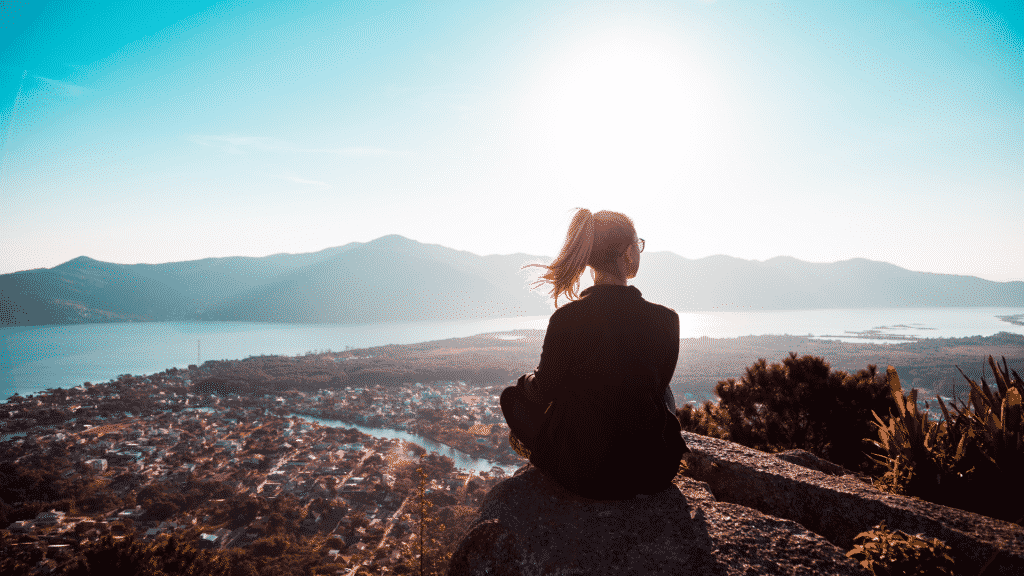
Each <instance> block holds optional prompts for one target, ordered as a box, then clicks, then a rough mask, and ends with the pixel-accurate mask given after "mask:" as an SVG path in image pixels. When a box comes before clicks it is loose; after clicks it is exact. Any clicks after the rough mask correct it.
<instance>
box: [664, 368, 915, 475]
mask: <svg viewBox="0 0 1024 576" xmlns="http://www.w3.org/2000/svg"><path fill="white" fill-rule="evenodd" d="M715 394H717V395H718V396H719V398H720V401H719V403H718V405H717V406H715V405H713V404H711V403H705V405H704V406H703V408H702V409H694V408H692V407H690V406H684V407H683V409H681V410H679V411H678V416H679V420H680V425H682V426H683V428H684V429H687V430H691V431H695V432H697V433H701V434H706V435H709V436H716V437H719V438H724V439H727V440H731V441H733V442H737V443H739V444H743V445H744V446H750V447H752V448H757V449H760V450H765V451H768V452H778V451H782V450H790V449H794V448H799V449H803V450H807V451H808V452H811V453H813V454H815V455H817V456H819V457H821V458H824V459H826V460H829V461H832V462H835V463H837V464H840V465H842V466H845V467H847V468H850V469H854V470H875V468H876V466H875V464H874V463H873V462H872V460H871V459H870V458H869V457H868V456H867V454H866V452H867V451H868V449H869V445H868V444H867V443H866V442H865V440H864V439H865V438H869V437H872V436H873V435H874V430H873V429H872V427H871V424H870V423H871V422H872V416H871V413H872V411H876V412H878V413H879V414H888V413H889V412H890V410H891V409H893V408H894V407H895V406H894V404H893V402H892V400H891V398H889V393H888V387H887V385H886V383H885V377H884V375H879V374H878V373H877V369H876V367H875V366H874V365H871V366H868V368H867V369H865V370H861V371H859V372H857V373H856V374H852V375H850V374H847V373H846V372H843V371H841V370H832V369H831V367H830V366H829V364H828V362H826V361H825V360H824V359H823V358H820V357H817V356H810V355H807V356H801V357H797V354H796V353H794V352H791V353H790V354H789V357H788V358H785V359H784V360H783V361H782V362H776V363H772V364H768V363H767V362H766V361H765V360H764V359H763V358H762V359H760V360H758V361H757V362H756V363H755V364H753V365H752V366H750V367H748V368H747V369H746V373H745V374H744V375H743V377H742V378H740V380H736V379H735V378H729V379H728V380H724V381H721V382H719V383H718V385H717V386H715Z"/></svg>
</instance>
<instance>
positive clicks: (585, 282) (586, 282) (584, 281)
mask: <svg viewBox="0 0 1024 576" xmlns="http://www.w3.org/2000/svg"><path fill="white" fill-rule="evenodd" d="M387 236H402V235H401V234H385V235H384V236H381V237H379V238H373V239H371V240H369V241H368V242H362V243H361V244H369V243H371V242H374V241H376V240H380V239H381V238H384V237H387ZM402 237H403V238H407V239H409V240H413V241H414V242H419V240H416V239H414V238H408V237H406V236H402ZM421 243H422V244H429V245H434V246H442V245H441V244H430V243H426V242H421ZM345 244H348V243H345ZM345 244H339V245H338V246H325V247H323V248H320V249H315V250H311V251H310V252H270V253H267V254H258V255H255V254H254V255H243V254H232V255H228V256H200V257H198V258H190V259H189V260H206V259H210V258H233V257H243V258H263V257H267V256H275V255H284V254H288V255H297V254H310V253H317V252H321V251H324V250H330V249H332V248H339V247H341V246H344V245H345ZM443 247H445V248H451V247H450V246H443ZM463 251H464V252H469V253H470V254H473V255H475V256H482V257H487V256H511V255H513V254H520V253H521V254H524V255H526V256H532V257H536V258H538V259H541V260H547V261H550V260H553V259H554V257H553V256H550V255H547V254H526V253H524V252H511V253H505V254H476V253H475V252H472V251H470V250H463ZM646 252H647V251H645V253H646ZM650 252H652V253H653V252H668V253H670V254H674V255H676V256H680V257H681V258H684V259H687V260H701V259H703V258H714V257H727V258H737V259H740V260H746V261H749V262H758V263H762V264H763V263H766V262H768V261H770V260H774V259H776V258H795V257H793V256H788V255H779V256H773V257H771V258H765V259H763V260H756V259H749V258H739V257H738V256H731V255H729V254H710V255H707V256H703V257H701V258H687V257H686V256H682V255H680V254H676V253H675V252H672V251H670V250H657V251H650ZM80 257H87V258H92V259H94V260H100V259H99V258H93V257H92V256H90V255H89V254H79V255H78V256H75V257H73V258H70V259H69V260H66V261H64V262H59V263H57V264H56V266H59V265H61V264H65V263H67V262H69V261H71V260H74V259H76V258H80ZM857 259H863V258H858V257H853V258H846V259H844V260H837V261H834V262H811V261H808V260H802V259H799V258H797V260H800V261H802V262H807V263H809V264H835V263H837V262H841V261H845V260H857ZM189 260H185V261H189ZM103 261H104V262H108V263H111V264H122V265H128V266H131V265H135V264H168V263H174V262H183V261H182V260H175V261H169V262H110V261H107V260H103ZM887 263H888V264H893V263H892V262H887ZM49 268H53V267H52V266H51V267H49ZM34 269H36V270H37V269H46V268H34ZM34 269H32V268H27V269H24V270H15V271H14V272H26V271H31V270H34ZM908 270H910V269H908ZM910 271H911V272H925V273H933V274H942V273H941V272H931V271H928V270H910ZM9 273H10V272H0V275H2V274H9ZM968 276H969V275H968ZM983 279H985V278H983ZM994 281H995V282H1014V281H1018V282H1019V281H1020V280H1005V281H999V280H994ZM581 282H582V284H583V285H587V286H589V285H590V282H589V272H588V273H585V274H584V277H581Z"/></svg>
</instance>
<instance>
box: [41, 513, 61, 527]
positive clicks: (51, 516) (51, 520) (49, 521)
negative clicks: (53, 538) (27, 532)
mask: <svg viewBox="0 0 1024 576" xmlns="http://www.w3.org/2000/svg"><path fill="white" fill-rule="evenodd" d="M64 516H65V514H64V512H61V511H60V510H53V509H51V510H48V511H46V512H40V513H39V514H37V515H36V526H57V525H59V524H60V523H61V522H63V521H64Z"/></svg>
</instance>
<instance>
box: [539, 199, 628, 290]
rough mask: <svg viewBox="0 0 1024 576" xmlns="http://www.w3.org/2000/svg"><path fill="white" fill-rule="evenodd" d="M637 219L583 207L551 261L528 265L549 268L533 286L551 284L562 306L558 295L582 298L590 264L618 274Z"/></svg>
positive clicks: (573, 219)
mask: <svg viewBox="0 0 1024 576" xmlns="http://www.w3.org/2000/svg"><path fill="white" fill-rule="evenodd" d="M635 235H636V233H635V232H634V230H633V221H632V220H630V219H629V217H628V216H626V215H625V214H620V213H619V212H609V211H607V210H602V211H600V212H598V213H597V214H592V213H591V212H590V210H587V209H586V208H579V209H577V210H576V214H575V215H574V216H573V217H572V222H570V223H569V231H568V232H567V233H566V235H565V243H564V244H563V245H562V250H561V251H560V252H559V253H558V257H557V258H555V260H554V261H553V262H552V263H551V264H547V265H544V264H527V265H526V266H523V268H527V267H529V266H537V267H540V268H545V269H546V270H547V271H546V272H545V273H544V274H541V276H540V278H539V279H538V280H537V281H536V282H534V284H533V288H534V289H536V288H539V287H541V286H543V285H544V284H551V296H552V297H553V298H554V299H555V308H557V307H558V298H559V297H560V296H562V295H565V296H566V298H567V299H569V300H576V299H577V298H579V290H580V276H581V275H582V274H583V271H584V270H586V269H587V266H588V265H589V266H591V267H594V268H597V269H600V270H603V271H606V272H613V273H614V271H615V270H614V260H615V258H616V257H617V256H618V255H619V254H620V253H621V252H622V250H625V248H626V247H628V246H629V244H630V243H631V242H632V241H633V237H634V236H635Z"/></svg>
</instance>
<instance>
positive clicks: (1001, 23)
mask: <svg viewBox="0 0 1024 576" xmlns="http://www.w3.org/2000/svg"><path fill="white" fill-rule="evenodd" d="M2 24H3V30H4V31H5V34H4V36H3V37H2V38H0V138H2V139H3V144H2V156H0V214H2V215H3V218H4V226H3V228H2V231H0V246H2V249H0V274H6V273H11V272H15V271H22V270H29V269H37V268H52V267H54V266H56V265H58V264H61V263H63V262H66V261H68V260H71V259H73V258H75V257H78V256H82V255H86V256H89V257H91V258H94V259H97V260H101V261H105V262H114V263H164V262H177V261H186V260H196V259H202V258H216V257H227V256H255V257H260V256H266V255H271V254H278V253H292V254H297V253H309V252H316V251H319V250H322V249H324V248H325V247H334V246H341V245H344V244H346V243H349V242H352V241H358V242H367V241H370V240H372V239H375V238H378V237H380V236H384V235H388V234H400V235H402V236H405V237H407V238H411V239H415V240H416V241H419V242H423V243H427V244H439V245H442V246H446V247H450V248H453V249H457V250H465V251H468V252H471V253H473V254H478V255H492V254H514V253H525V254H534V255H543V254H555V253H557V252H558V249H559V248H560V246H561V242H562V240H563V238H564V235H565V230H566V227H567V225H568V222H569V219H570V218H571V215H572V211H573V208H574V207H577V206H583V207H587V208H590V209H591V210H594V211H597V210H602V209H610V210H618V211H622V212H624V213H626V214H628V215H630V216H631V217H632V218H633V219H634V221H635V222H636V225H637V232H638V234H639V236H641V237H643V238H645V239H646V241H647V249H648V250H649V251H652V252H661V251H667V252H672V253H674V254H677V255H679V256H682V257H684V258H688V259H700V258H703V257H707V256H712V255H730V256H732V257H736V258H740V259H744V260H752V261H759V262H764V261H766V260H769V259H771V258H774V257H778V256H789V257H793V258H797V259H799V260H803V261H805V262H814V263H832V262H839V261H844V260H849V259H851V258H864V259H868V260H874V261H880V262H887V263H891V264H894V265H896V266H899V267H902V268H905V269H908V270H913V271H922V272H933V273H938V274H957V275H964V276H976V277H979V278H983V279H986V280H993V281H999V282H1005V281H1011V280H1024V249H1022V248H1021V247H1022V246H1024V228H1022V227H1021V226H1020V225H1019V221H1018V218H1017V214H1016V213H1015V211H1014V210H1012V206H1014V205H1019V203H1020V193H1021V180H1020V178H1021V174H1024V155H1021V154H1020V151H1021V150H1024V51H1022V50H1021V49H1020V47H1021V46H1022V45H1024V5H1022V4H1020V3H1014V2H1009V1H1002V0H1000V1H986V2H979V1H965V2H961V3H956V4H950V5H931V4H918V3H899V4H893V3H864V2H855V1H846V2H837V3H821V2H812V1H809V0H800V1H792V2H768V1H764V2H742V3H741V2H736V1H734V0H718V1H715V0H683V1H675V2H669V1H667V0H666V1H660V0H647V1H640V2H620V1H603V2H590V3H583V4H571V5H570V4H566V3H563V2H551V1H535V0H524V1H523V2H518V3H514V4H508V3H499V2H465V1H451V2H425V1H417V0H410V1H395V2H370V1H366V2H357V1H352V2H328V3H323V2H309V1H304V0H273V1H261V0H256V1H253V2H244V3H243V2H234V1H227V2H214V1H212V0H189V1H182V2H174V3H166V2H155V1H150V2H141V3H140V2H126V1H124V0H118V1H114V2H106V3H91V4H89V5H88V6H85V5H82V4H79V3H60V2H56V1H50V2H35V3H19V4H18V5H17V7H16V9H15V8H11V9H10V10H7V11H5V12H4V14H3V22H2Z"/></svg>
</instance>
